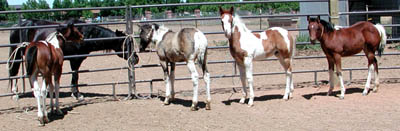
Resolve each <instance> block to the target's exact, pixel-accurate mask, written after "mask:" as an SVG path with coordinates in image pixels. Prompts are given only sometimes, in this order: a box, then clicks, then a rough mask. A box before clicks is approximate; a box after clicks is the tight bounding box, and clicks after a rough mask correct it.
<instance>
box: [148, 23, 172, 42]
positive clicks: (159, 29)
mask: <svg viewBox="0 0 400 131" xmlns="http://www.w3.org/2000/svg"><path fill="white" fill-rule="evenodd" d="M170 31H172V30H170V29H168V28H167V27H164V25H161V26H160V25H158V24H152V25H151V30H150V33H149V35H148V36H149V37H148V38H149V39H150V40H151V42H154V43H156V44H157V43H158V42H160V41H161V40H162V39H163V37H164V35H165V34H166V33H167V32H170Z"/></svg>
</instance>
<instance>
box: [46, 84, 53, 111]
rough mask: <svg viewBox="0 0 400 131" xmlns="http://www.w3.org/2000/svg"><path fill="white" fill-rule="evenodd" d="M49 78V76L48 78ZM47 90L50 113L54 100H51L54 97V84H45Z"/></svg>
mask: <svg viewBox="0 0 400 131" xmlns="http://www.w3.org/2000/svg"><path fill="white" fill-rule="evenodd" d="M50 80H51V78H50ZM47 87H48V90H49V95H50V113H51V114H53V113H54V102H53V98H54V86H53V84H49V85H47Z"/></svg>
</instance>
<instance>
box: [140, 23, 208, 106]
mask: <svg viewBox="0 0 400 131" xmlns="http://www.w3.org/2000/svg"><path fill="white" fill-rule="evenodd" d="M140 34H141V35H140V38H141V41H142V40H144V39H145V40H146V41H143V42H141V50H142V49H143V50H144V49H145V48H146V47H147V46H148V45H149V43H150V42H153V43H155V44H156V50H157V55H158V56H159V58H160V64H161V67H162V69H163V71H164V82H165V87H166V91H165V92H166V96H165V100H164V104H165V105H168V104H169V102H170V101H172V100H174V99H175V91H174V81H175V63H176V62H186V63H187V67H188V69H189V72H190V73H191V78H192V82H193V99H192V106H191V108H190V109H191V110H192V111H195V110H197V109H198V108H197V103H198V100H197V97H198V96H197V95H198V77H199V75H198V73H197V70H196V67H195V61H196V60H197V62H198V63H199V66H200V67H201V68H202V70H203V79H204V82H205V84H206V93H207V100H206V110H210V109H211V105H210V104H211V96H210V74H209V72H208V69H207V45H208V43H207V38H206V37H205V35H204V34H203V33H202V32H201V31H200V30H198V29H195V28H183V29H181V30H180V31H178V32H173V31H172V30H170V29H168V28H167V27H164V26H163V25H162V26H159V25H158V24H152V25H148V24H147V25H143V26H141V31H140ZM143 50H142V51H143ZM168 64H169V66H170V70H169V69H168Z"/></svg>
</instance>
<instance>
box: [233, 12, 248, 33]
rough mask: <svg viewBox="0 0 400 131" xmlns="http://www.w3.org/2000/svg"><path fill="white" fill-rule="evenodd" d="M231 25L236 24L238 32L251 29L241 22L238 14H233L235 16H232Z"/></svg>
mask: <svg viewBox="0 0 400 131" xmlns="http://www.w3.org/2000/svg"><path fill="white" fill-rule="evenodd" d="M232 25H233V27H232V28H235V26H237V27H238V29H239V31H240V32H251V30H249V29H248V28H247V27H246V25H245V24H244V23H243V22H242V19H240V16H239V15H237V14H235V17H233V21H232ZM232 30H233V29H232Z"/></svg>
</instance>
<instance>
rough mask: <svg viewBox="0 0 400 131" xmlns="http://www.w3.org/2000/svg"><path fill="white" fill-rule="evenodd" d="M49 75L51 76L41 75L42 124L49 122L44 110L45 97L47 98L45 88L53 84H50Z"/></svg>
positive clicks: (47, 74)
mask: <svg viewBox="0 0 400 131" xmlns="http://www.w3.org/2000/svg"><path fill="white" fill-rule="evenodd" d="M51 75H52V74H51V72H48V73H43V83H42V89H41V93H42V105H43V109H42V110H43V114H44V122H45V123H48V122H49V118H48V117H47V116H48V115H47V110H46V97H47V88H48V87H50V86H52V85H53V83H52V82H51ZM50 88H51V87H50ZM51 93H52V92H51ZM50 100H51V101H53V98H51V99H50Z"/></svg>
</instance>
